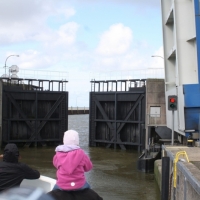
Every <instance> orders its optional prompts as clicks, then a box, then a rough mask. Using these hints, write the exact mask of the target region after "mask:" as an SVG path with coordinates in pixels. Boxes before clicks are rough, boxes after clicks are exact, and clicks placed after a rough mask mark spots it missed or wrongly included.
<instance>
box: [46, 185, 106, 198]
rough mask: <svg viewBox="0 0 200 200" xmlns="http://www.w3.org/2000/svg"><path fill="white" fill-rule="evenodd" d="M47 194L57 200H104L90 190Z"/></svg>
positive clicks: (57, 191) (61, 191)
mask: <svg viewBox="0 0 200 200" xmlns="http://www.w3.org/2000/svg"><path fill="white" fill-rule="evenodd" d="M47 194H48V195H51V196H52V197H53V198H54V199H55V200H103V198H102V197H100V196H99V195H98V194H97V193H96V192H95V191H94V190H92V189H90V188H86V189H83V190H74V191H66V190H60V189H55V190H52V191H51V192H48V193H47Z"/></svg>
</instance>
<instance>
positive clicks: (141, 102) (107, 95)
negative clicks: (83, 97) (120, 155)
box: [89, 87, 146, 151]
mask: <svg viewBox="0 0 200 200" xmlns="http://www.w3.org/2000/svg"><path fill="white" fill-rule="evenodd" d="M133 97H134V98H133ZM145 97H146V88H145V87H140V88H131V91H127V92H118V91H116V92H112V91H111V92H90V116H89V119H90V121H89V145H90V146H98V145H101V144H104V145H106V147H108V148H109V147H111V145H114V148H116V147H117V145H119V146H120V148H121V149H124V150H125V149H126V147H127V146H137V148H138V151H141V150H142V149H144V145H145V105H146V104H145V100H146V98H145ZM129 100H130V102H131V104H132V106H131V107H130V108H129V110H127V113H126V116H124V118H123V119H120V120H119V119H118V110H117V109H118V105H119V104H120V102H122V101H129ZM103 102H113V103H114V112H115V114H114V119H111V118H110V117H109V116H108V113H106V111H105V109H104V108H103V106H102V103H103ZM136 110H137V112H138V118H137V120H136V119H135V120H131V119H130V117H131V115H133V113H134V112H136ZM97 112H100V113H101V115H102V118H101V119H100V118H99V117H98V116H97ZM98 123H106V125H107V127H108V129H109V130H108V131H109V132H110V133H111V135H112V136H111V138H110V139H107V138H105V139H98V135H97V132H98V131H97V125H98ZM127 124H134V125H137V126H138V131H139V135H138V139H137V141H136V142H131V141H122V140H121V137H123V135H122V134H123V133H121V131H122V129H123V128H124V127H125V126H126V125H127ZM101 134H104V133H101Z"/></svg>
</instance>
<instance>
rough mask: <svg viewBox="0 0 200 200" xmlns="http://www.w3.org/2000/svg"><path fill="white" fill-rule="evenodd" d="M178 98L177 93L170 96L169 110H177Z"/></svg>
mask: <svg viewBox="0 0 200 200" xmlns="http://www.w3.org/2000/svg"><path fill="white" fill-rule="evenodd" d="M177 104H178V99H177V96H176V95H170V96H168V110H177Z"/></svg>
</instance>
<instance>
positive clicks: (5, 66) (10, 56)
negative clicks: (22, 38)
mask: <svg viewBox="0 0 200 200" xmlns="http://www.w3.org/2000/svg"><path fill="white" fill-rule="evenodd" d="M11 56H16V57H19V55H10V56H8V57H7V58H6V61H5V66H4V67H5V77H6V62H7V60H8V58H9V57H11Z"/></svg>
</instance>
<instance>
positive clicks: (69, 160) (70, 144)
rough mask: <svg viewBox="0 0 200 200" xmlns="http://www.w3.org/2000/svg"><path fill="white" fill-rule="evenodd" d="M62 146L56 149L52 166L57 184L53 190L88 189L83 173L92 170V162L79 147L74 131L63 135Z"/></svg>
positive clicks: (76, 134)
mask: <svg viewBox="0 0 200 200" xmlns="http://www.w3.org/2000/svg"><path fill="white" fill-rule="evenodd" d="M63 143H64V144H63V145H59V146H57V147H56V150H55V151H56V154H55V156H54V157H53V165H54V166H55V167H56V169H57V172H56V175H57V182H56V185H55V186H54V188H53V190H54V189H61V190H82V189H85V188H90V185H89V184H88V183H87V181H86V178H85V175H84V173H85V172H88V171H90V170H91V169H92V167H93V166H92V162H91V161H90V158H89V157H88V156H87V155H86V154H85V152H84V151H83V150H82V149H81V148H80V147H79V135H78V132H76V131H74V130H68V131H66V132H65V133H64V137H63Z"/></svg>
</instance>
